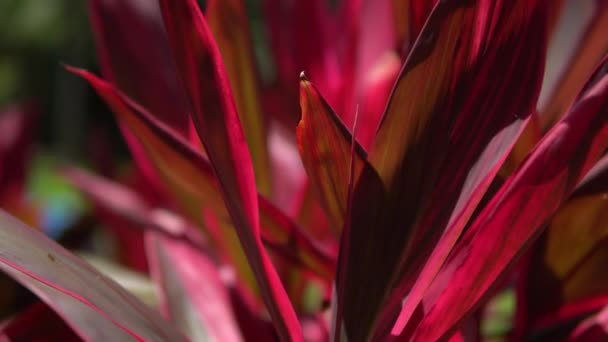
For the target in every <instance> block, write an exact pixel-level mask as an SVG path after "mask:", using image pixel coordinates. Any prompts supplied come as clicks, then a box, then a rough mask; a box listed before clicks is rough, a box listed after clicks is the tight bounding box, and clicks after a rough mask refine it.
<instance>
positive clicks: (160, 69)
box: [89, 0, 189, 136]
mask: <svg viewBox="0 0 608 342" xmlns="http://www.w3.org/2000/svg"><path fill="white" fill-rule="evenodd" d="M89 14H90V18H91V25H92V28H93V33H94V37H95V45H96V48H97V55H98V57H99V64H100V67H101V71H102V74H103V76H104V78H105V79H107V80H109V81H110V82H111V83H113V84H114V85H116V87H117V88H118V89H120V90H121V91H122V92H123V93H125V94H127V96H129V97H130V98H132V99H133V100H135V101H136V102H137V103H140V104H141V105H142V106H144V107H145V108H148V109H149V110H150V111H151V112H152V113H153V114H154V115H157V116H158V119H159V120H161V121H162V122H164V123H165V124H168V125H169V126H171V127H173V128H174V129H176V130H177V131H178V132H179V133H180V134H182V135H183V136H187V132H188V120H189V118H188V106H187V105H188V102H187V99H186V97H185V95H184V93H183V90H182V87H181V84H180V83H179V80H178V78H177V72H176V70H175V66H174V65H173V62H172V60H171V54H170V51H169V42H168V41H167V34H166V32H165V28H164V26H163V21H162V17H161V13H160V8H159V5H158V2H157V1H149V0H147V1H142V0H122V1H113V0H89Z"/></svg>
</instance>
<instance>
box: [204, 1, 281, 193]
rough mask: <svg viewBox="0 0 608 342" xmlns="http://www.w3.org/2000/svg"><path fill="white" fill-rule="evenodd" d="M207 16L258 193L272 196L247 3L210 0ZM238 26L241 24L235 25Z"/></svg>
mask: <svg viewBox="0 0 608 342" xmlns="http://www.w3.org/2000/svg"><path fill="white" fill-rule="evenodd" d="M206 16H207V18H208V20H209V28H210V29H211V32H212V33H213V37H214V38H215V40H216V42H217V45H218V47H219V49H220V52H221V54H222V60H223V62H224V65H225V66H226V72H227V74H228V77H229V80H230V84H231V85H232V90H233V93H234V98H235V102H236V107H237V109H238V114H239V118H240V119H241V123H242V125H243V131H244V134H245V138H246V139H247V144H248V146H249V150H250V151H251V158H252V161H253V167H254V170H255V177H256V184H257V187H258V191H259V192H260V193H261V194H263V195H265V196H271V195H272V191H271V190H272V188H271V185H272V177H273V175H272V173H271V169H270V160H269V155H268V146H267V143H266V140H267V139H266V138H267V137H266V122H265V120H264V115H263V114H264V113H263V112H262V107H261V103H260V98H261V97H260V93H259V89H258V88H259V80H258V75H257V70H256V68H255V67H256V65H255V59H254V56H253V46H252V44H251V38H250V34H249V22H248V20H247V13H246V12H245V4H244V0H210V1H208V3H207V11H206ZM236 23H238V24H236Z"/></svg>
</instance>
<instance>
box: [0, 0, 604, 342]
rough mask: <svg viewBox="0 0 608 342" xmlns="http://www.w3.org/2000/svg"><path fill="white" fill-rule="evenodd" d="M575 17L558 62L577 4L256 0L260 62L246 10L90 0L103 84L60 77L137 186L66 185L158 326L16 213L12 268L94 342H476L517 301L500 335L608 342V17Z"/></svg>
mask: <svg viewBox="0 0 608 342" xmlns="http://www.w3.org/2000/svg"><path fill="white" fill-rule="evenodd" d="M585 3H586V5H588V6H591V8H592V10H591V11H590V13H591V15H589V16H587V17H585V18H584V20H581V19H580V18H578V19H577V20H578V21H580V22H581V23H580V24H577V25H579V26H580V27H582V29H578V28H577V30H578V31H580V34H579V35H578V36H576V34H574V36H576V37H574V38H572V37H571V36H570V37H569V38H568V39H570V40H571V42H570V44H567V43H565V42H564V41H563V40H562V39H565V38H563V35H564V33H563V28H562V27H563V26H564V25H566V26H567V27H571V26H573V25H574V24H572V18H570V15H571V14H570V13H572V11H571V10H572V6H574V8H581V7H578V6H582V5H581V2H577V1H571V2H566V3H564V2H561V1H560V2H550V1H547V0H532V1H530V0H508V1H507V0H498V1H497V0H494V1H490V0H462V1H459V0H446V1H433V0H428V1H424V0H420V1H418V0H393V1H388V0H383V1H377V0H376V1H371V0H370V1H365V0H361V1H357V0H349V1H347V0H345V1H341V2H339V3H338V5H337V8H336V9H332V8H331V7H330V6H329V4H328V2H327V1H323V0H296V1H281V0H266V1H264V2H263V3H262V6H261V8H263V16H264V18H265V24H266V29H267V33H268V34H269V38H270V44H269V48H268V49H259V50H254V47H255V46H258V44H254V43H253V41H252V38H251V37H252V36H255V35H252V33H251V32H255V33H258V34H259V33H260V31H259V23H257V26H256V25H252V26H250V25H249V23H248V18H249V17H248V15H247V10H246V8H245V4H244V2H243V1H242V0H209V1H207V5H206V9H205V13H204V15H203V13H202V11H201V10H200V8H199V6H198V4H197V2H196V1H195V0H159V1H158V3H157V2H156V1H153V0H150V1H144V0H129V1H109V0H90V14H91V22H92V25H93V30H94V33H95V38H96V45H97V52H98V56H99V63H100V67H101V72H102V74H103V77H104V78H103V79H102V78H100V77H98V76H95V75H94V74H93V73H90V72H88V71H85V70H83V69H79V68H74V67H70V66H68V67H67V70H69V71H70V72H72V73H74V74H76V75H78V76H80V77H82V78H84V79H85V80H86V81H87V82H88V83H89V84H90V85H91V86H92V87H93V88H94V89H95V91H96V92H97V93H98V94H99V96H100V97H101V98H102V99H103V100H104V101H105V102H106V104H107V105H108V107H109V108H110V109H111V110H112V111H113V113H114V114H115V117H116V120H117V122H118V124H119V126H120V129H121V131H122V133H123V135H124V137H125V140H126V141H127V144H128V145H129V148H130V151H131V154H132V156H133V160H134V163H135V165H136V167H137V174H138V175H139V176H140V177H141V179H138V180H137V182H135V183H131V185H125V184H120V183H119V182H116V181H112V180H109V179H104V178H101V177H99V176H95V175H94V174H93V173H90V172H88V171H84V170H82V169H79V168H76V167H66V168H65V169H64V170H63V172H64V174H65V175H66V176H67V177H68V178H69V179H71V181H72V182H73V183H74V184H76V185H77V186H78V187H79V188H81V189H82V190H83V192H85V193H86V194H87V195H88V196H89V197H90V198H91V199H92V201H93V202H94V203H95V204H96V206H97V209H98V212H99V214H100V217H101V218H102V219H103V220H105V221H106V222H107V223H108V224H109V225H112V226H114V228H115V229H116V230H117V231H120V232H122V233H120V232H119V234H118V238H119V239H124V243H123V247H125V248H126V249H125V251H124V252H125V253H128V254H133V255H140V256H142V255H144V254H145V256H146V257H147V260H148V263H149V267H150V273H151V275H152V278H153V279H154V281H155V283H156V284H157V285H158V287H159V291H160V296H159V297H160V309H161V310H160V311H161V312H162V313H163V315H164V316H165V318H162V317H161V316H160V315H159V314H158V313H157V312H156V311H155V310H153V309H152V308H150V307H148V306H146V305H144V304H142V303H141V302H140V301H139V300H138V299H136V298H135V297H134V296H133V295H131V294H130V293H128V292H127V291H125V290H124V289H123V288H122V287H120V286H118V285H117V284H116V283H115V282H114V281H113V280H111V279H109V278H107V277H105V276H103V275H101V274H100V273H98V271H96V270H95V269H93V268H92V267H91V266H89V265H88V264H87V263H85V262H83V261H82V260H80V259H79V258H78V257H75V256H74V255H72V254H70V253H69V252H68V251H66V250H65V249H63V248H61V247H59V246H58V245H57V244H55V243H53V242H51V241H50V240H49V239H47V238H45V237H44V236H43V235H42V234H39V233H37V232H35V231H34V230H30V229H28V228H27V227H25V226H24V225H23V224H21V223H19V222H18V221H16V220H15V219H13V218H11V217H10V215H8V214H2V215H1V216H0V218H1V227H2V229H1V230H0V234H2V239H0V261H1V262H0V268H2V270H3V271H5V272H6V273H8V274H9V275H10V276H12V277H13V278H14V279H16V280H17V281H19V282H20V283H21V284H23V285H25V286H26V287H27V288H29V289H30V290H31V291H32V292H34V293H36V294H37V295H38V296H39V297H40V298H41V299H42V300H43V301H44V302H45V303H46V304H47V305H48V306H49V307H51V308H52V309H53V310H54V311H55V312H56V313H57V314H59V315H60V316H61V317H62V319H63V320H64V321H65V322H66V323H67V324H68V325H69V327H70V328H71V329H73V332H75V333H76V334H77V335H78V337H80V338H82V339H84V340H116V341H117V340H129V339H135V340H169V341H177V340H182V339H184V338H185V336H187V337H188V338H190V339H193V340H205V339H211V340H218V341H235V340H243V339H244V340H274V339H277V338H278V339H280V340H286V341H287V340H289V341H292V340H293V341H301V340H309V341H316V340H319V341H323V340H334V341H338V340H340V341H342V340H347V341H351V340H352V341H368V340H374V341H384V340H398V341H401V340H404V341H436V340H448V339H452V340H455V341H457V340H467V341H473V340H477V339H481V338H490V337H491V336H489V335H490V334H491V333H488V332H487V331H486V330H487V329H485V328H484V327H485V326H486V325H487V323H488V322H489V321H491V320H493V319H494V320H496V317H493V316H496V310H497V309H496V307H497V306H499V305H498V304H497V299H496V298H501V296H504V295H505V293H507V294H508V293H509V291H510V292H511V293H514V294H515V296H514V297H515V298H516V301H515V303H516V309H515V312H514V313H512V314H513V317H509V318H508V319H507V320H508V321H509V324H510V325H512V327H511V328H507V329H506V331H503V332H502V334H503V336H502V337H503V338H509V339H511V340H522V339H550V340H558V339H564V340H565V339H570V340H575V341H576V340H578V341H587V340H590V339H595V340H598V341H599V340H602V339H606V338H608V335H607V334H606V330H605V328H606V327H608V320H607V317H608V315H607V314H606V309H605V308H608V306H607V305H608V282H607V281H606V279H607V278H606V277H605V275H604V273H605V272H602V269H603V265H604V264H605V261H606V260H607V259H606V256H608V253H607V252H608V249H607V246H606V236H607V234H608V225H606V219H605V218H604V215H603V212H604V210H603V209H604V206H605V205H606V204H605V202H606V195H605V194H606V190H607V189H606V185H607V183H606V175H607V174H608V173H606V170H607V169H606V165H607V164H606V163H607V162H606V160H607V159H606V158H605V157H604V152H605V150H606V148H607V147H608V58H607V57H604V56H603V55H604V54H605V53H606V51H607V50H608V39H606V37H605V36H604V35H603V34H602V32H603V29H605V28H606V26H607V25H608V7H607V6H606V2H605V1H586V2H585ZM577 20H574V21H575V22H578V21H577ZM252 27H253V28H255V29H254V30H251V28H252ZM577 27H578V26H577ZM575 31H576V30H575ZM547 51H549V55H547ZM556 51H557V52H556ZM564 51H566V52H564ZM256 52H257V53H258V55H259V54H262V55H263V54H264V52H266V53H267V52H270V54H271V56H272V58H273V59H274V61H275V62H274V64H269V63H267V62H264V61H266V60H265V59H263V58H262V59H256ZM565 54H567V55H568V56H569V57H566V58H564V57H561V59H560V57H559V56H562V55H565ZM547 61H548V62H547ZM546 62H547V68H545V64H546ZM269 68H270V69H271V70H270V72H268V70H269ZM301 70H305V72H306V73H300V71H301ZM298 75H299V79H298ZM541 89H542V95H541ZM539 95H541V98H540V100H539ZM298 98H299V109H298V107H297V103H298ZM298 118H299V121H298ZM296 123H297V128H296V129H295V133H296V134H295V135H294V134H293V131H294V127H295V125H296ZM298 154H299V157H300V158H299V159H298V158H297V155H298ZM294 156H295V157H294ZM119 227H120V228H119ZM138 230H139V231H138ZM125 231H131V232H133V231H138V233H137V234H132V233H131V234H129V233H127V234H126V235H125V234H124V232H125ZM144 246H145V249H144ZM495 295H498V296H496V297H495ZM329 303H331V305H329ZM32 310H33V311H31V312H28V314H29V315H32V316H34V317H47V316H48V315H51V316H52V314H50V312H49V311H48V310H44V308H43V309H40V308H39V307H35V308H34V309H32ZM493 311H494V312H493ZM32 312H33V313H32ZM37 315H38V316H37ZM45 315H46V316H45ZM19 319H21V320H19ZM27 319H31V318H30V316H28V315H26V316H25V318H22V317H19V318H18V319H16V320H14V322H13V323H12V325H11V322H9V324H8V327H9V328H11V327H12V329H13V330H10V329H5V335H10V334H9V333H11V331H15V330H18V329H16V328H14V327H15V326H20V325H19V324H22V323H21V322H23V320H27ZM34 322H37V320H34ZM269 322H271V324H272V325H270V323H269ZM34 324H37V323H34ZM66 328H67V327H65V326H62V330H61V331H60V332H61V333H65V334H72V335H70V336H72V338H76V336H74V335H73V333H72V332H69V329H66ZM602 329H604V330H603V331H602ZM9 337H10V336H9Z"/></svg>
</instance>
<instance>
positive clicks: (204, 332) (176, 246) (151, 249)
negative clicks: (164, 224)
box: [146, 232, 243, 342]
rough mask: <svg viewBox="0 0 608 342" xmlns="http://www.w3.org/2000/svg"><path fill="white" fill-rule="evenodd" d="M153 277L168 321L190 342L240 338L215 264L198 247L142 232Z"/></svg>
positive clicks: (226, 292) (225, 290) (227, 296)
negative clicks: (189, 339)
mask: <svg viewBox="0 0 608 342" xmlns="http://www.w3.org/2000/svg"><path fill="white" fill-rule="evenodd" d="M146 249H147V254H148V256H149V260H150V262H151V267H150V268H151V271H152V275H153V277H154V279H155V280H156V282H157V283H158V285H159V286H160V288H161V290H162V293H163V294H164V296H162V298H163V299H164V301H165V303H164V306H165V307H166V309H167V311H168V315H169V317H170V318H171V320H172V321H173V322H174V323H175V324H176V325H177V326H179V327H180V328H181V330H182V331H184V333H186V334H187V335H188V336H189V337H190V338H191V339H192V340H193V341H203V340H208V339H211V340H212V341H235V342H236V341H242V340H243V337H242V336H241V335H240V332H239V330H238V325H237V323H236V321H235V318H234V315H233V313H232V311H231V310H230V306H231V305H230V299H229V295H228V291H227V289H226V288H225V287H224V284H223V282H222V279H221V277H220V274H219V271H218V269H217V265H215V264H214V262H213V261H212V260H211V259H210V258H209V257H208V256H206V255H205V254H203V253H202V252H201V251H200V250H197V249H194V248H192V246H189V245H187V244H185V243H184V242H183V241H178V240H174V239H171V238H167V237H165V236H162V235H160V234H158V233H155V232H149V233H148V234H146Z"/></svg>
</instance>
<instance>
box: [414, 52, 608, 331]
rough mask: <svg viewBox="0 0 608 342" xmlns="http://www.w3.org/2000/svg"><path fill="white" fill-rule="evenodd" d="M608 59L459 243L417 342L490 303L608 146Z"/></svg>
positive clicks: (433, 292)
mask: <svg viewBox="0 0 608 342" xmlns="http://www.w3.org/2000/svg"><path fill="white" fill-rule="evenodd" d="M607 72H608V59H605V60H604V62H603V63H602V66H601V67H600V68H599V69H598V70H597V71H596V73H595V74H594V76H593V77H592V78H591V80H590V81H589V83H588V84H587V86H586V87H585V89H584V90H583V91H582V92H581V94H580V95H579V97H578V99H577V100H576V101H575V103H574V104H573V105H572V107H571V109H570V111H569V112H568V113H567V114H566V116H565V117H564V118H563V119H562V120H561V121H560V122H558V123H557V124H556V125H555V126H554V128H553V129H552V130H551V131H550V132H549V133H547V135H545V136H544V137H543V139H542V140H541V141H540V142H539V144H538V145H537V146H536V147H535V148H534V150H533V151H532V152H531V154H530V155H529V156H528V158H527V159H526V160H525V162H524V163H523V164H522V165H521V166H520V167H519V168H518V169H517V170H516V171H515V173H514V174H513V175H512V176H511V177H510V178H509V179H508V180H507V181H506V182H505V184H504V185H503V186H502V188H501V189H500V190H499V192H498V193H497V194H496V195H495V197H494V198H493V199H492V200H491V201H490V203H489V204H488V205H487V206H486V207H485V208H484V209H483V211H482V212H481V213H480V214H479V216H478V217H477V218H476V220H475V221H474V222H473V223H472V224H471V226H470V227H469V229H468V230H467V232H466V233H465V234H464V236H463V237H462V238H461V240H460V241H459V242H458V243H457V245H456V246H455V248H454V250H453V251H452V253H451V255H450V257H449V259H448V261H447V262H446V263H445V265H444V266H443V268H442V270H441V272H440V273H439V274H438V275H437V278H436V279H435V281H434V282H433V285H431V288H430V289H429V291H428V293H427V296H426V297H425V298H424V299H423V302H422V306H423V308H424V311H425V316H424V318H423V319H422V321H421V323H420V325H419V326H418V328H417V329H416V331H415V335H414V340H415V341H428V340H436V339H439V338H441V337H445V336H447V335H449V333H451V332H453V329H454V327H455V326H456V325H457V324H458V323H459V322H461V321H462V319H464V318H466V317H467V316H468V315H469V314H471V312H472V311H473V310H474V309H475V308H476V307H477V305H478V304H479V303H480V301H481V300H482V299H484V298H485V297H486V296H487V295H488V293H489V290H490V289H491V288H492V286H494V285H495V284H496V282H497V281H498V280H500V277H501V276H503V275H504V274H505V272H506V271H507V270H508V269H509V268H510V266H512V265H513V263H514V262H515V261H516V260H517V258H518V256H519V255H521V253H522V252H523V251H524V250H525V249H526V247H528V246H529V245H530V243H531V242H532V241H534V239H535V238H537V237H538V235H539V234H540V233H541V232H542V228H544V226H545V224H546V223H547V220H548V219H549V218H551V216H552V215H553V214H554V213H555V212H556V211H557V209H558V208H559V207H560V206H561V204H562V203H563V202H564V201H566V200H567V199H568V198H569V196H570V194H571V193H572V192H573V191H574V189H575V187H576V185H577V183H578V182H579V181H580V180H581V179H582V178H583V177H584V176H585V174H586V173H587V172H588V171H589V170H590V169H591V168H592V167H593V165H594V164H595V163H596V162H597V161H598V160H599V159H600V158H601V156H602V155H603V154H604V151H605V149H606V148H607V147H608V76H607Z"/></svg>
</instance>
